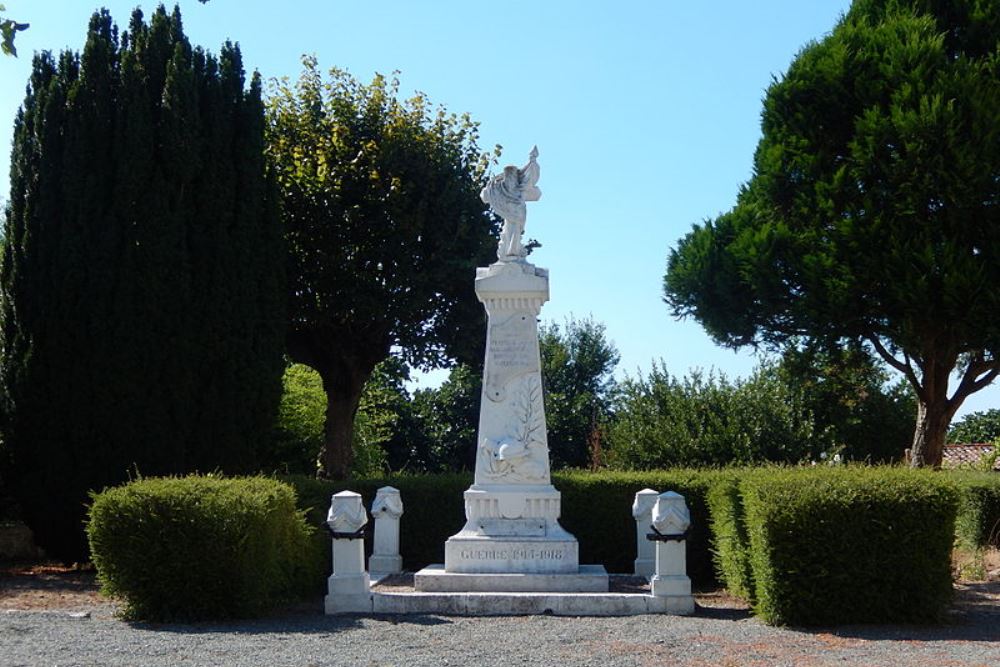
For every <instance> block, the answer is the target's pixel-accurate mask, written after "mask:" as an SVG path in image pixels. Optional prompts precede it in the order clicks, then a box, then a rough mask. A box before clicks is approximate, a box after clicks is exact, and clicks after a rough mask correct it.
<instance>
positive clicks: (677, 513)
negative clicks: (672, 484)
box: [648, 491, 694, 613]
mask: <svg viewBox="0 0 1000 667" xmlns="http://www.w3.org/2000/svg"><path fill="white" fill-rule="evenodd" d="M690 525H691V513H690V512H689V511H688V507H687V503H685V502H684V497H683V496H681V495H680V494H678V493H674V492H673V491H667V492H666V493H661V494H660V495H659V496H658V497H657V499H656V504H655V505H654V506H653V520H652V523H651V524H650V528H651V530H652V532H650V533H649V535H648V539H649V540H650V541H652V542H654V543H655V545H656V572H655V574H654V575H653V578H652V579H651V581H650V591H651V592H652V594H653V596H654V597H665V598H674V599H675V600H676V602H677V607H678V611H681V612H682V613H684V612H686V613H692V612H693V611H694V598H693V597H692V596H691V579H690V578H688V576H687V557H686V553H685V552H686V549H687V530H688V527H690Z"/></svg>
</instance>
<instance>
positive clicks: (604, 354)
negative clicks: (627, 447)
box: [538, 318, 620, 468]
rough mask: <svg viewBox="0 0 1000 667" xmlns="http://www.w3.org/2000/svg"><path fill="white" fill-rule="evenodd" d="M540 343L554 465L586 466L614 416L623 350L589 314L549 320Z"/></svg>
mask: <svg viewBox="0 0 1000 667" xmlns="http://www.w3.org/2000/svg"><path fill="white" fill-rule="evenodd" d="M538 343H539V351H540V353H541V359H542V382H543V383H544V389H545V420H546V423H547V425H548V442H549V456H550V458H551V461H552V467H553V468H564V467H574V468H582V467H584V466H586V465H587V464H588V463H591V462H592V461H591V454H592V453H593V452H591V445H592V444H593V443H594V442H595V438H596V439H597V442H598V443H599V439H600V437H601V430H602V427H603V426H604V425H605V424H606V422H607V420H608V417H609V416H610V403H611V399H612V394H613V393H614V389H615V386H616V385H615V380H614V377H613V376H612V373H614V370H615V366H617V365H618V360H619V359H620V356H619V354H618V349H617V348H616V347H615V345H614V343H613V342H611V341H609V340H608V339H607V337H606V335H605V328H604V325H603V324H601V323H600V322H596V321H594V320H593V319H589V318H588V319H583V320H576V319H572V318H571V319H569V320H567V321H566V324H565V326H564V327H560V326H559V325H558V324H548V325H545V326H543V327H542V328H541V330H540V331H539V333H538Z"/></svg>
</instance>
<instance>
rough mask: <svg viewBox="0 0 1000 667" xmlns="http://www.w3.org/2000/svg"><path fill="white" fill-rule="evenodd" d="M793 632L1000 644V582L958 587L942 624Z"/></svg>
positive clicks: (919, 640)
mask: <svg viewBox="0 0 1000 667" xmlns="http://www.w3.org/2000/svg"><path fill="white" fill-rule="evenodd" d="M791 629H794V630H796V631H798V632H805V633H808V634H832V635H836V636H838V637H849V638H853V639H866V640H869V641H878V640H890V641H908V642H940V641H959V642H1000V582H976V583H963V584H961V585H959V586H958V587H957V590H956V595H955V606H954V607H953V608H952V609H951V611H950V612H949V613H948V617H947V619H946V620H945V621H944V623H942V624H940V625H840V626H836V627H832V628H831V627H827V628H798V627H797V628H791Z"/></svg>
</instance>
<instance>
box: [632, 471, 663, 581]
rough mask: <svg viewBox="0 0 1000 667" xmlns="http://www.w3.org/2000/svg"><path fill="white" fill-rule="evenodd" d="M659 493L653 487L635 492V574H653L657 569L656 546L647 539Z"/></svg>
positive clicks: (643, 575) (639, 575) (647, 576)
mask: <svg viewBox="0 0 1000 667" xmlns="http://www.w3.org/2000/svg"><path fill="white" fill-rule="evenodd" d="M657 497H659V494H658V493H657V492H656V491H654V490H653V489H643V490H642V491H639V492H638V493H637V494H635V501H634V502H633V503H632V518H634V519H635V551H636V553H635V575H636V576H637V577H646V578H647V579H648V578H649V577H651V576H653V572H654V571H655V569H656V546H655V545H654V544H653V542H652V541H650V540H647V539H646V533H648V532H649V526H650V524H652V523H653V505H655V504H656V499H657Z"/></svg>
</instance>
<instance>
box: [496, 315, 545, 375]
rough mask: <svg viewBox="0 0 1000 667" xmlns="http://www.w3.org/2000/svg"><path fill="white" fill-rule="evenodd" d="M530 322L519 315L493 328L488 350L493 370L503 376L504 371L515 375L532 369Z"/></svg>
mask: <svg viewBox="0 0 1000 667" xmlns="http://www.w3.org/2000/svg"><path fill="white" fill-rule="evenodd" d="M532 320H533V318H531V317H529V316H528V315H527V314H524V313H520V314H515V315H513V316H511V317H510V318H509V319H507V320H506V321H504V322H501V323H498V324H496V325H494V326H493V330H492V331H491V332H490V350H489V353H490V361H491V362H492V363H491V368H492V369H493V370H496V371H498V372H499V373H500V374H503V371H505V370H510V371H513V372H515V373H517V372H524V371H529V370H533V369H534V366H535V364H534V354H533V353H534V351H535V350H534V347H535V346H534V345H532V343H534V342H535V341H534V336H533V335H532V334H534V331H533V329H532V326H531V325H532Z"/></svg>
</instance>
